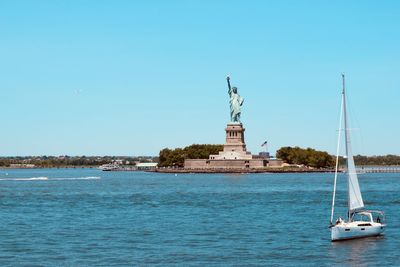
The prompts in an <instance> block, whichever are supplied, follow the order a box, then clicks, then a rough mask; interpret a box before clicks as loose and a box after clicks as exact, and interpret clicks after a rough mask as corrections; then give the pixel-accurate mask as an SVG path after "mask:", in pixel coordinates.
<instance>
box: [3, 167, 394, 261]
mask: <svg viewBox="0 0 400 267" xmlns="http://www.w3.org/2000/svg"><path fill="white" fill-rule="evenodd" d="M332 184H333V176H332V174H325V173H322V174H243V175H226V174H208V175H204V174H178V175H175V174H157V173H144V172H101V171H99V170H95V169H33V170H0V266H333V265H337V266H400V208H399V206H400V174H397V173H382V174H362V175H360V186H361V190H362V193H363V197H364V201H365V204H366V206H367V207H368V208H370V209H382V210H384V211H385V213H386V219H387V223H388V227H387V231H386V232H385V235H384V236H381V237H374V238H366V239H360V240H354V241H345V242H335V243H332V242H331V241H330V231H329V229H328V224H329V217H330V211H331V210H330V209H331V200H332V199H331V198H332ZM338 188H339V191H338V195H337V197H338V199H337V206H338V215H339V214H342V216H343V217H344V216H345V209H344V207H345V206H346V193H345V191H344V189H345V179H344V176H340V177H339V184H338ZM340 207H341V208H340ZM335 217H337V216H335Z"/></svg>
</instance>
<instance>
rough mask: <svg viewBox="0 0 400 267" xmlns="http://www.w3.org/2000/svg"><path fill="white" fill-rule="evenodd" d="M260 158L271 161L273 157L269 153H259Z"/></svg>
mask: <svg viewBox="0 0 400 267" xmlns="http://www.w3.org/2000/svg"><path fill="white" fill-rule="evenodd" d="M258 156H259V157H260V158H264V159H269V158H270V157H271V156H270V154H269V152H265V151H264V152H260V153H258Z"/></svg>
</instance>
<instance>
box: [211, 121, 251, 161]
mask: <svg viewBox="0 0 400 267" xmlns="http://www.w3.org/2000/svg"><path fill="white" fill-rule="evenodd" d="M244 131H245V129H244V128H243V125H242V124H241V123H228V125H227V126H226V128H225V132H226V138H225V144H224V151H221V152H219V154H218V155H210V159H218V160H221V159H245V160H248V159H252V156H251V153H250V152H247V151H246V143H245V141H244Z"/></svg>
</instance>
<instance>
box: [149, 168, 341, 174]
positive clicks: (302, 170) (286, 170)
mask: <svg viewBox="0 0 400 267" xmlns="http://www.w3.org/2000/svg"><path fill="white" fill-rule="evenodd" d="M146 172H155V173H202V174H207V173H210V174H213V173H332V172H335V170H334V169H307V168H298V169H294V168H268V169H267V168H266V169H168V168H166V169H155V170H147V171H146Z"/></svg>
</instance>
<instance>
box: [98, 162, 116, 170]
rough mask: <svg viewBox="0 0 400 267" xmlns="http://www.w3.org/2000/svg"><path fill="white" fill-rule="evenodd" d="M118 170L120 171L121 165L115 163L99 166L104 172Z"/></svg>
mask: <svg viewBox="0 0 400 267" xmlns="http://www.w3.org/2000/svg"><path fill="white" fill-rule="evenodd" d="M118 169H119V165H118V164H115V163H109V164H103V165H101V166H99V170H102V171H114V170H118Z"/></svg>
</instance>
